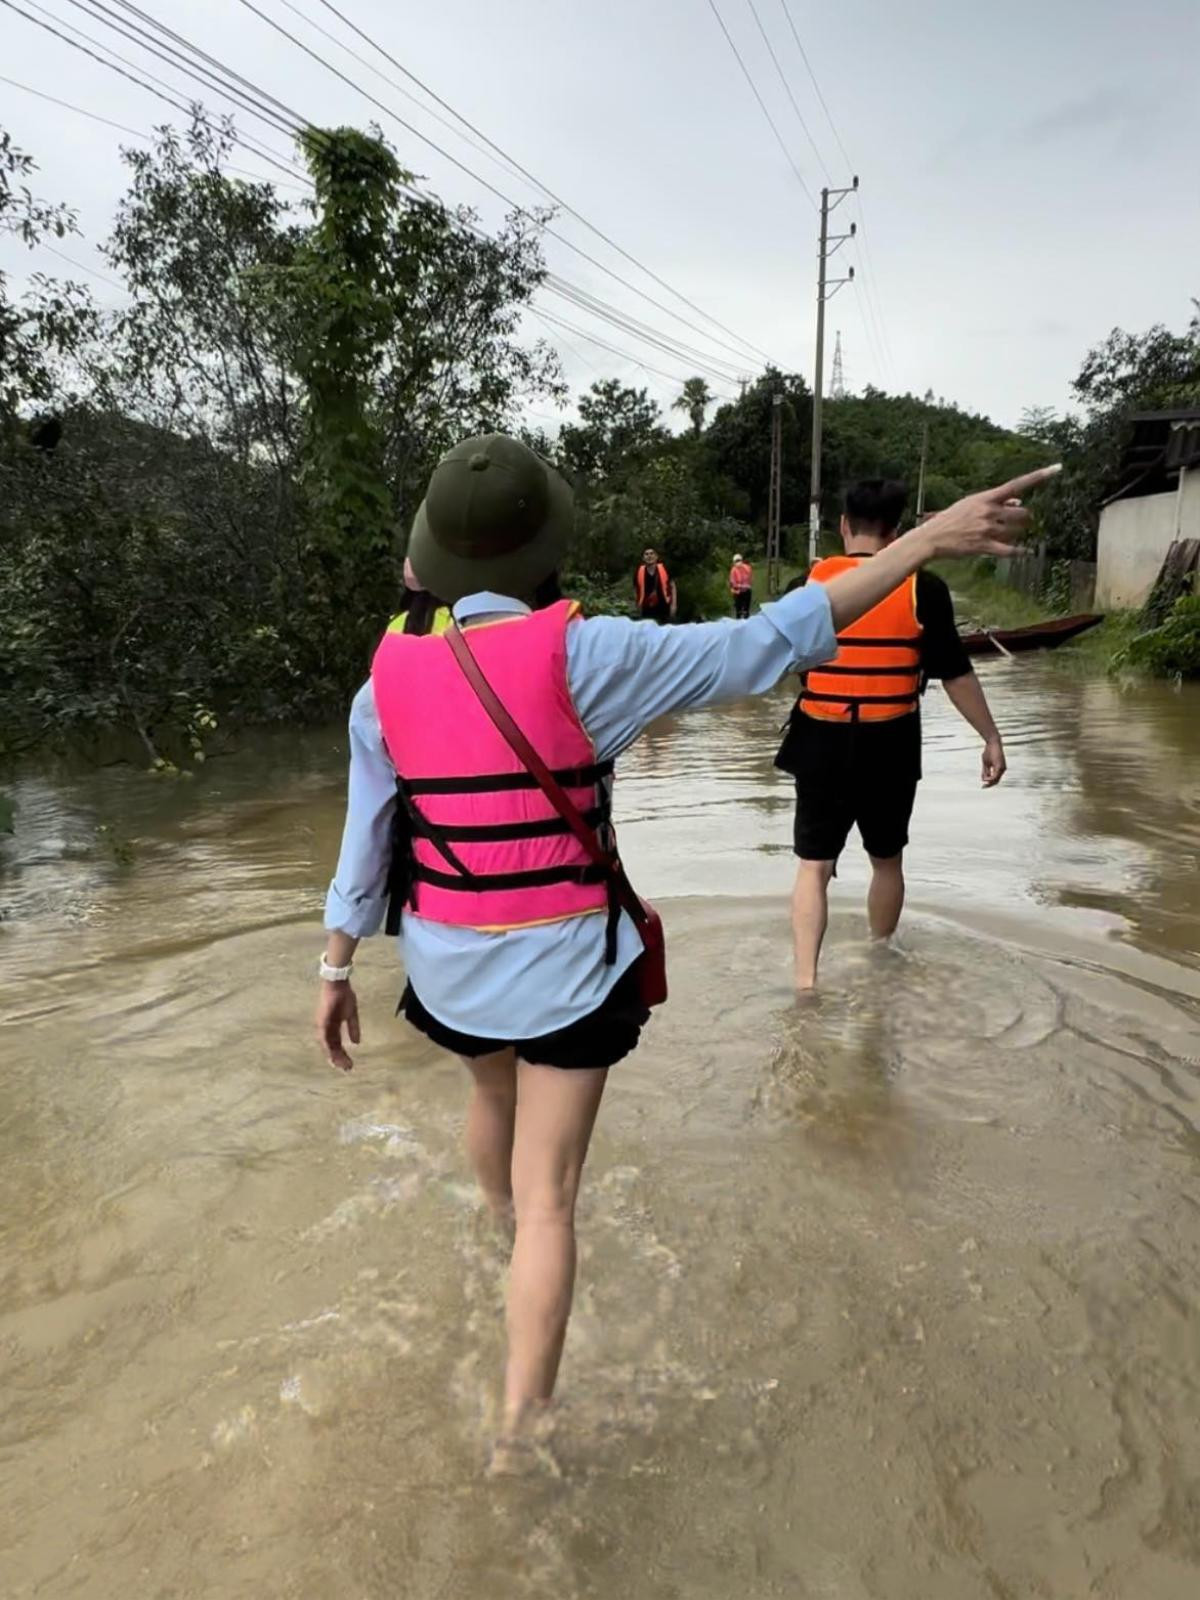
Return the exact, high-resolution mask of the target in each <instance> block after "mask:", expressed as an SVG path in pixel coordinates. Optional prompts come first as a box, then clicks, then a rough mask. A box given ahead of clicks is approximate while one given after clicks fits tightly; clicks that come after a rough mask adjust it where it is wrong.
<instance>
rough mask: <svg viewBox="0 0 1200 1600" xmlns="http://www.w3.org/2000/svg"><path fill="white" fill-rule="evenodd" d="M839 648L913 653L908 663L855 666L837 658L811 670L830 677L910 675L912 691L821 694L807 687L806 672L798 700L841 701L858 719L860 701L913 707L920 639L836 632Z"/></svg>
mask: <svg viewBox="0 0 1200 1600" xmlns="http://www.w3.org/2000/svg"><path fill="white" fill-rule="evenodd" d="M837 642H838V651H839V652H841V651H842V650H847V649H849V650H907V651H910V652H911V654H912V655H913V657H914V660H913V664H912V666H911V667H909V666H904V667H855V666H847V665H843V664H841V663H836V662H826V663H824V664H823V665H821V666H819V667H814V668H813V669H812V670H813V671H814V672H817V673H827V674H828V675H829V676H830V677H832V678H837V677H845V678H906V677H909V676H911V677H913V678H914V679H916V680H917V681H916V682H915V683H914V684H913V689H912V693H911V694H854V695H851V694H823V693H821V692H820V691H819V690H816V689H810V688H809V687H808V676H809V675H808V673H805V674H804V686H803V688H802V689H801V691H800V704H801V706H803V704H804V702H805V701H806V700H814V701H820V702H823V703H825V704H829V705H835V706H837V705H844V706H847V707H848V708H849V710H848V718H847V719H848V721H850V722H857V721H858V720H859V714H858V712H859V707H860V706H862V705H868V704H870V705H875V706H907V705H911V706H913V707H915V706H916V705H917V703H918V700H919V698H920V693H921V684H920V660H921V641H920V639H877V638H873V637H867V638H864V637H863V636H862V635H859V636H858V637H857V638H849V637H846V636H844V635H842V634H838V641H837Z"/></svg>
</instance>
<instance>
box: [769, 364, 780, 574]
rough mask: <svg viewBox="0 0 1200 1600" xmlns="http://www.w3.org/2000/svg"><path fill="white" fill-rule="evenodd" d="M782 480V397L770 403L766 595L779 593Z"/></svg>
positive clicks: (778, 395) (777, 396)
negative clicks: (769, 476) (769, 477)
mask: <svg viewBox="0 0 1200 1600" xmlns="http://www.w3.org/2000/svg"><path fill="white" fill-rule="evenodd" d="M782 480H783V396H782V395H781V394H777V395H776V396H775V397H774V399H773V400H772V401H771V480H770V483H769V484H768V485H767V593H768V594H770V595H776V594H778V593H779V578H780V571H779V567H780V560H781V550H780V542H781V533H780V527H779V510H780V505H781V500H782V495H781V490H780V485H781V483H782Z"/></svg>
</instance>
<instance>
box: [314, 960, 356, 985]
mask: <svg viewBox="0 0 1200 1600" xmlns="http://www.w3.org/2000/svg"><path fill="white" fill-rule="evenodd" d="M353 971H354V963H353V961H351V962H350V963H349V964H348V965H347V966H344V967H331V966H330V965H329V963H328V961H326V959H325V957H324V956H322V957H321V960H320V964H319V965H318V967H317V972H318V974H319V975H320V976H321V977H322V978H324V980H325V982H326V983H345V981H346V979H347V978H348V977H349V976H350V974H351V973H352V972H353Z"/></svg>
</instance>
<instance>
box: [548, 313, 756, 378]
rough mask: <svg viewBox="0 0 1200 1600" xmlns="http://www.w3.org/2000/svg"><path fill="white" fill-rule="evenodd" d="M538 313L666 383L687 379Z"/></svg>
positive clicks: (557, 319) (556, 319)
mask: <svg viewBox="0 0 1200 1600" xmlns="http://www.w3.org/2000/svg"><path fill="white" fill-rule="evenodd" d="M540 315H541V319H542V321H543V322H551V323H553V324H554V325H555V327H558V328H565V329H566V331H567V332H568V333H573V334H574V335H575V337H576V338H577V339H586V341H587V342H588V344H594V345H595V346H596V347H597V349H600V350H607V351H608V352H609V353H610V354H611V355H614V356H620V357H621V358H622V360H624V361H632V362H633V364H634V366H635V367H640V368H641V369H642V371H643V372H652V373H654V375H655V377H657V378H665V379H666V380H667V382H668V383H677V384H681V385H682V384H684V383H686V381H687V379H686V378H683V377H681V376H680V375H679V373H677V372H664V371H663V370H662V368H661V367H652V366H650V365H649V363H648V362H645V361H643V360H642V358H641V356H635V355H633V354H632V353H631V352H630V351H628V350H622V349H620V348H619V347H618V346H617V345H614V344H609V343H607V341H605V340H604V339H597V338H596V336H595V334H591V333H588V332H587V330H586V329H585V328H577V327H576V326H575V325H574V324H573V323H570V322H566V321H564V319H563V318H562V317H557V316H555V315H554V314H553V313H552V312H549V311H545V310H543V311H542V312H541V313H540ZM715 392H716V391H714V393H715ZM720 398H721V399H722V400H732V399H733V396H732V395H729V394H725V393H722V394H721V395H720Z"/></svg>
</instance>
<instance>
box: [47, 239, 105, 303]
mask: <svg viewBox="0 0 1200 1600" xmlns="http://www.w3.org/2000/svg"><path fill="white" fill-rule="evenodd" d="M38 248H39V249H41V250H47V251H49V253H50V254H51V255H52V256H57V257H58V259H59V260H60V261H65V262H66V263H67V265H68V266H69V267H74V268H75V270H76V271H77V272H86V273H87V275H88V277H90V278H99V280H100V282H101V283H110V284H111V285H112V286H113V288H114V289H119V290H120V291H121V293H122V294H124V293H126V289H125V285H124V284H123V283H118V282H117V280H116V279H115V278H110V277H109V275H108V273H107V272H100V271H98V270H97V268H95V267H88V266H85V265H84V263H83V262H82V261H76V259H75V257H74V256H69V255H68V254H67V252H66V251H65V250H58V249H56V248H55V246H54V245H52V244H47V243H46V242H45V241H44V240H43V241H42V242H41V243H40V244H39V246H38Z"/></svg>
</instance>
